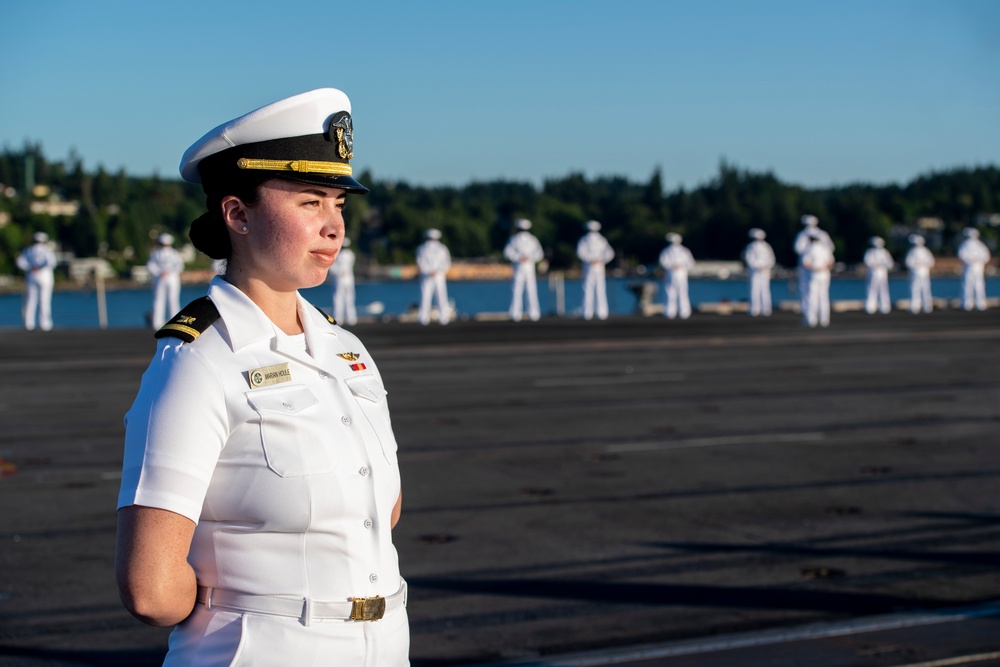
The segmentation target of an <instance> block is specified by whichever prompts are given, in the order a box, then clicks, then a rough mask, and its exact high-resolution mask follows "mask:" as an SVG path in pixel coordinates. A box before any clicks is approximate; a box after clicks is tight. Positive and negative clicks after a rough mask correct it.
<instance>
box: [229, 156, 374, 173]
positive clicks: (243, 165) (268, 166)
mask: <svg viewBox="0 0 1000 667" xmlns="http://www.w3.org/2000/svg"><path fill="white" fill-rule="evenodd" d="M236 166H237V167H239V168H240V169H263V170H265V171H297V172H299V173H300V174H333V175H335V176H351V175H353V174H354V170H353V169H351V165H349V164H344V163H343V162H319V161H317V160H251V159H249V158H245V157H241V158H240V159H239V160H237V161H236Z"/></svg>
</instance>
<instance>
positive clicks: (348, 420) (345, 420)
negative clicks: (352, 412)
mask: <svg viewBox="0 0 1000 667" xmlns="http://www.w3.org/2000/svg"><path fill="white" fill-rule="evenodd" d="M340 421H341V422H342V423H343V424H344V426H350V425H351V418H350V417H348V416H347V415H344V416H343V417H341V418H340Z"/></svg>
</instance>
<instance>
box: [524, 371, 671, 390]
mask: <svg viewBox="0 0 1000 667" xmlns="http://www.w3.org/2000/svg"><path fill="white" fill-rule="evenodd" d="M683 379H684V374H683V373H649V374H645V373H640V374H638V375H615V376H609V375H591V376H587V377H575V378H541V379H538V380H535V381H534V382H533V383H532V384H533V385H534V386H536V387H591V386H593V387H605V386H607V385H609V384H638V383H641V382H680V381H681V380H683Z"/></svg>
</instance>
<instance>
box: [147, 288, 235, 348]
mask: <svg viewBox="0 0 1000 667" xmlns="http://www.w3.org/2000/svg"><path fill="white" fill-rule="evenodd" d="M217 319H219V309H218V308H216V307H215V304H214V303H212V300H211V299H209V298H208V297H207V296H203V297H201V298H200V299H195V300H194V301H192V302H191V303H189V304H188V305H186V306H184V307H183V308H181V312H179V313H177V314H176V315H174V316H173V317H172V318H170V321H169V322H167V323H166V324H164V325H163V326H162V327H161V328H160V330H159V331H157V332H156V333H155V334H153V335H154V336H155V337H156V338H163V337H165V336H171V337H173V338H180V339H181V340H182V341H184V342H185V343H191V342H194V340H195V339H196V338H198V336H200V335H201V334H202V332H203V331H205V329H207V328H209V327H210V326H212V323H213V322H215V321H216V320H217Z"/></svg>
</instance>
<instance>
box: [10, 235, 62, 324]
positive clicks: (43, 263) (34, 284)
mask: <svg viewBox="0 0 1000 667" xmlns="http://www.w3.org/2000/svg"><path fill="white" fill-rule="evenodd" d="M32 240H33V241H34V243H32V244H31V245H30V246H28V247H27V248H25V249H24V250H23V251H22V252H21V254H20V255H18V256H17V259H16V260H15V263H16V264H17V268H19V269H21V270H22V271H24V303H23V304H22V306H21V315H22V317H23V318H24V328H25V329H27V330H28V331H34V330H35V327H36V326H37V327H38V328H39V329H41V330H42V331H50V330H51V329H52V285H53V283H54V282H55V274H54V270H55V268H56V254H55V253H54V252H53V251H52V248H51V247H50V246H49V235H48V234H46V233H45V232H35V234H34V236H33V237H32Z"/></svg>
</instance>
